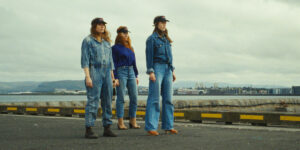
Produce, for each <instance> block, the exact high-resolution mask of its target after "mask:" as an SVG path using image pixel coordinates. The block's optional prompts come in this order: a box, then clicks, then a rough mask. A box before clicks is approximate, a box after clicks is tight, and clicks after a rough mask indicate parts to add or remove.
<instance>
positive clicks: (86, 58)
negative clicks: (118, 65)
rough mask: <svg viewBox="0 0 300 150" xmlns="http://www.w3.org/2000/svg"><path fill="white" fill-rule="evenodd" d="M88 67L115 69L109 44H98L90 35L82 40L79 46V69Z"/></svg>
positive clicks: (104, 42) (105, 42) (103, 42)
mask: <svg viewBox="0 0 300 150" xmlns="http://www.w3.org/2000/svg"><path fill="white" fill-rule="evenodd" d="M90 66H107V67H110V68H111V70H114V69H115V68H114V62H113V58H112V52H111V46H110V43H109V42H107V41H105V40H102V42H99V41H97V40H96V39H95V38H94V37H93V36H91V35H89V36H87V37H86V38H84V40H83V41H82V45H81V68H85V67H90Z"/></svg>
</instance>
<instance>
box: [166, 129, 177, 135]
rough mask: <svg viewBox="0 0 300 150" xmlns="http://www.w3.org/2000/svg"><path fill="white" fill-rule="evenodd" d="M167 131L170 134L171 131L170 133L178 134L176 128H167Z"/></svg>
mask: <svg viewBox="0 0 300 150" xmlns="http://www.w3.org/2000/svg"><path fill="white" fill-rule="evenodd" d="M165 133H166V134H169V133H170V134H177V133H178V131H177V130H175V129H171V130H166V131H165Z"/></svg>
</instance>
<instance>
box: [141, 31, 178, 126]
mask: <svg viewBox="0 0 300 150" xmlns="http://www.w3.org/2000/svg"><path fill="white" fill-rule="evenodd" d="M146 64H147V74H150V73H151V72H154V74H155V77H156V81H155V82H153V81H151V80H149V93H148V99H147V106H146V117H145V130H146V131H151V130H157V128H158V122H159V115H160V106H159V99H160V98H159V97H160V94H161V96H162V114H161V119H162V127H161V128H162V129H163V130H170V129H173V122H174V115H173V113H174V106H173V104H172V95H173V88H172V80H173V76H172V72H173V71H174V67H173V55H172V50H171V44H170V42H169V41H168V40H167V39H166V38H165V37H162V38H161V37H159V36H158V34H157V33H156V32H154V33H153V34H152V35H151V36H150V37H149V38H148V39H147V42H146Z"/></svg>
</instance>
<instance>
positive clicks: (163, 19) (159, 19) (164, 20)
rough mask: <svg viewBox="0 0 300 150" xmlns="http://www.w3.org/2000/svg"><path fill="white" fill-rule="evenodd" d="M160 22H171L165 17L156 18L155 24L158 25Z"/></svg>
mask: <svg viewBox="0 0 300 150" xmlns="http://www.w3.org/2000/svg"><path fill="white" fill-rule="evenodd" d="M158 22H169V20H167V19H166V17H165V16H156V17H155V18H154V21H153V23H154V24H156V23H158Z"/></svg>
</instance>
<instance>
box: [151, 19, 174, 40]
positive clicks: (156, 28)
mask: <svg viewBox="0 0 300 150" xmlns="http://www.w3.org/2000/svg"><path fill="white" fill-rule="evenodd" d="M157 26H158V23H156V24H155V28H154V30H153V33H154V32H156V33H157V34H158V35H159V36H160V37H163V36H165V37H166V38H167V40H168V41H169V42H170V43H172V42H173V41H172V40H171V38H170V37H169V34H168V30H167V29H166V30H165V31H161V30H159V29H158V27H157Z"/></svg>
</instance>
